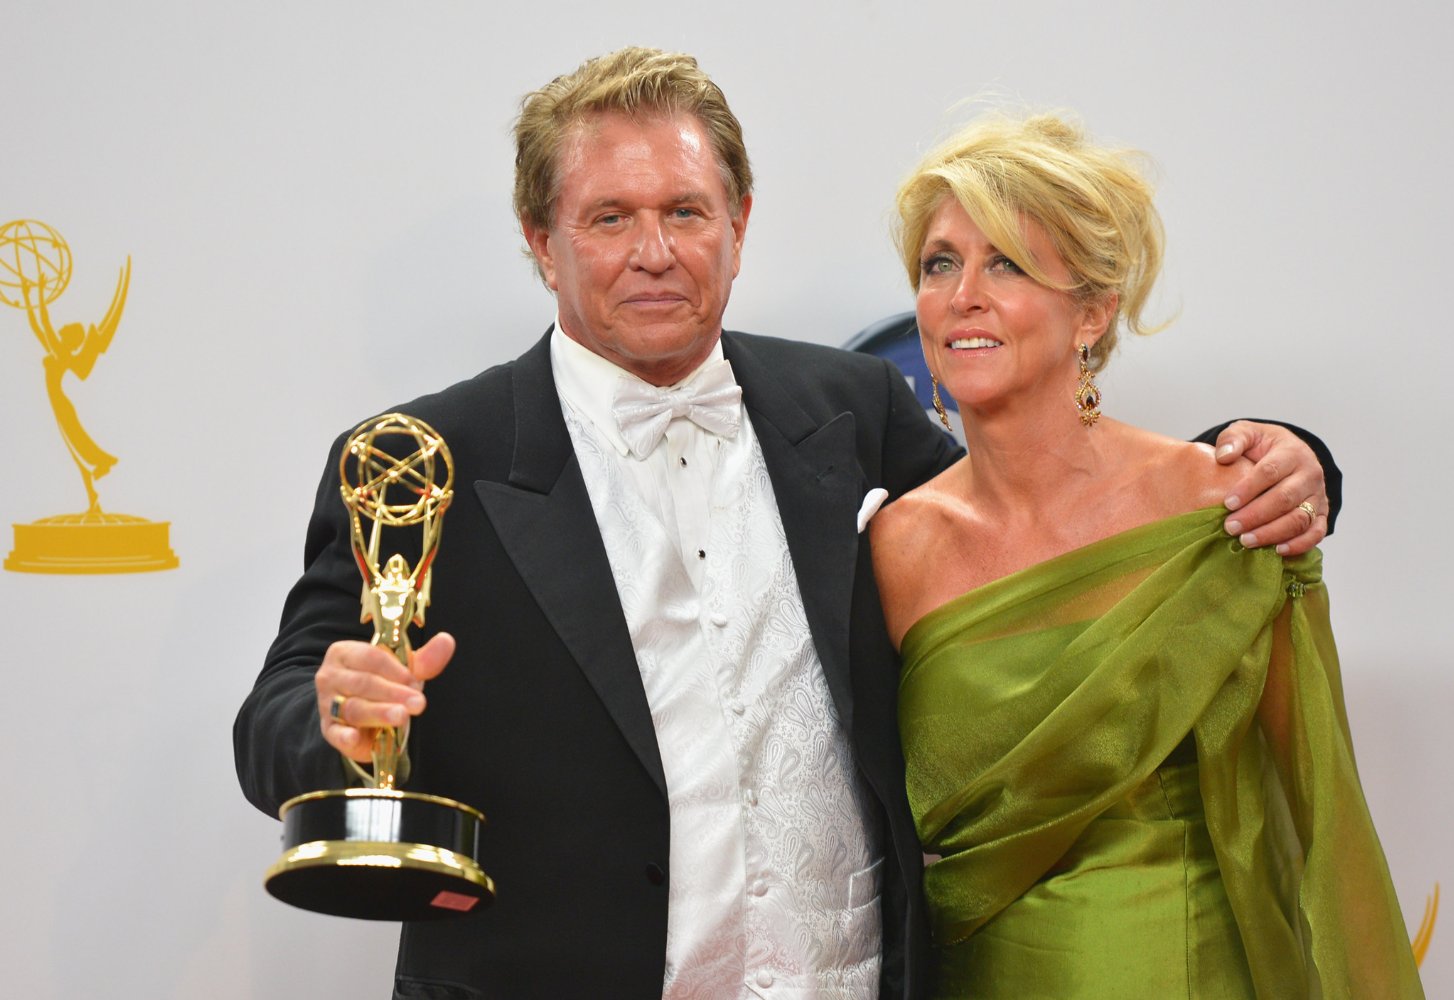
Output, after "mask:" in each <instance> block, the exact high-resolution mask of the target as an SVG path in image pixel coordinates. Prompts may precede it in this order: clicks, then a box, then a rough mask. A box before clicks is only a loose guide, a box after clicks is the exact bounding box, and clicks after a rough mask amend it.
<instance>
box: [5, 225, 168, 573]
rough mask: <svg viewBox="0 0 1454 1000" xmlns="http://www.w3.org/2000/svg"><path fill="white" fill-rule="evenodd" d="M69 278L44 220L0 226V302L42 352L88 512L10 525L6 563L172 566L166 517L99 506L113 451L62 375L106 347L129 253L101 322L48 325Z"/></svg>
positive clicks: (17, 567)
mask: <svg viewBox="0 0 1454 1000" xmlns="http://www.w3.org/2000/svg"><path fill="white" fill-rule="evenodd" d="M70 281H71V249H70V247H69V246H67V245H66V241H65V240H63V239H62V238H61V235H60V233H58V232H56V231H55V230H54V229H52V228H51V227H50V226H47V225H46V224H45V223H44V222H37V221H36V220H34V219H17V220H15V221H14V222H7V223H5V225H3V226H0V302H4V303H5V304H6V305H8V306H12V307H14V308H16V309H23V310H24V311H25V314H26V318H27V319H28V320H29V322H30V330H31V332H32V333H34V334H35V338H36V339H37V340H38V341H40V346H41V347H42V348H44V350H45V357H44V358H43V359H41V363H42V366H43V367H44V369H45V394H46V397H47V399H49V401H50V406H51V412H52V413H54V414H55V418H56V426H57V427H58V428H59V429H60V432H61V440H62V441H64V442H65V445H66V450H67V451H69V452H70V454H71V459H72V460H73V461H74V462H75V463H76V468H77V470H79V471H80V473H81V482H82V483H83V484H84V485H85V487H86V503H87V506H86V510H85V511H84V512H82V513H76V514H57V515H55V516H54V517H44V518H41V519H40V520H39V521H34V522H32V523H30V524H17V525H14V526H13V527H14V529H15V548H14V549H13V550H11V552H10V555H9V556H8V557H6V559H5V568H6V569H8V570H14V571H16V572H21V573H141V572H146V571H149V570H161V569H173V568H175V567H176V565H177V556H176V553H174V552H173V551H172V549H171V545H170V543H169V541H168V537H167V536H168V528H169V526H168V524H167V522H165V521H148V520H146V519H145V518H142V517H134V516H132V515H130V514H116V513H109V512H107V511H103V510H102V509H101V498H100V496H99V495H98V494H97V492H96V480H98V479H100V478H101V477H102V476H104V475H106V474H107V473H108V472H110V471H111V467H112V466H113V465H115V464H116V456H115V455H112V454H111V453H110V452H108V451H106V450H105V449H104V448H102V447H101V446H100V445H99V444H97V443H96V440H95V439H94V438H93V437H91V435H90V433H88V432H87V430H86V428H85V426H84V425H82V423H81V418H80V416H79V415H78V414H77V413H76V407H75V404H74V403H72V402H71V400H70V399H69V397H67V396H66V392H65V386H64V379H65V376H66V375H67V374H70V375H74V376H75V377H76V378H77V379H80V380H85V379H86V378H87V377H88V376H89V375H90V374H91V370H92V369H93V368H94V367H95V366H96V362H97V360H99V359H100V357H101V355H103V354H105V353H106V349H107V348H108V347H110V346H111V338H112V337H114V336H115V335H116V329H117V327H119V326H120V325H121V313H122V310H123V309H125V308H126V292H127V290H128V289H129V288H130V287H131V258H129V257H128V258H127V260H126V266H125V267H123V268H122V269H121V274H120V276H119V277H118V278H117V281H116V293H115V294H114V295H113V296H112V297H111V306H110V308H108V309H107V310H106V315H105V316H104V317H102V319H101V322H99V323H92V324H89V325H86V324H82V323H66V324H63V325H62V326H61V328H60V329H59V330H57V329H56V327H55V324H54V323H52V322H51V315H50V307H51V305H52V304H54V303H55V301H56V300H57V299H58V298H60V296H61V293H62V292H64V291H65V290H66V286H67V285H68V284H70Z"/></svg>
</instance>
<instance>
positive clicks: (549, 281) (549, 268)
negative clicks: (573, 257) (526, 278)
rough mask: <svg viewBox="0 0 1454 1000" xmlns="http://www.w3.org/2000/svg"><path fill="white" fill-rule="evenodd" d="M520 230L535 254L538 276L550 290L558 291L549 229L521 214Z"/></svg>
mask: <svg viewBox="0 0 1454 1000" xmlns="http://www.w3.org/2000/svg"><path fill="white" fill-rule="evenodd" d="M520 231H521V232H522V233H524V234H525V244H526V245H527V246H528V247H530V252H531V253H532V254H533V255H534V256H535V266H536V267H537V268H539V269H540V277H541V278H542V279H543V280H544V281H545V284H546V285H547V286H548V287H549V288H550V290H551V291H552V292H554V291H558V290H559V289H557V288H556V284H555V255H554V254H553V253H552V252H551V247H550V230H549V229H547V228H546V227H544V226H537V225H535V224H534V223H533V222H529V221H527V220H526V219H525V217H524V216H521V218H520Z"/></svg>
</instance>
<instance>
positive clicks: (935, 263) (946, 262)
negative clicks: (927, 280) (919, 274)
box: [919, 253, 954, 274]
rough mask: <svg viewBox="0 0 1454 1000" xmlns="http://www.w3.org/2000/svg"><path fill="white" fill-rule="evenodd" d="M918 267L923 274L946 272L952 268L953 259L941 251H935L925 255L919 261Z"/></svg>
mask: <svg viewBox="0 0 1454 1000" xmlns="http://www.w3.org/2000/svg"><path fill="white" fill-rule="evenodd" d="M919 267H920V268H921V269H922V270H923V272H924V273H925V274H948V273H949V272H950V271H953V270H954V261H953V259H952V258H950V257H947V256H945V255H944V254H942V253H937V254H935V255H934V256H932V257H926V258H925V259H924V260H923V261H921V262H920V264H919Z"/></svg>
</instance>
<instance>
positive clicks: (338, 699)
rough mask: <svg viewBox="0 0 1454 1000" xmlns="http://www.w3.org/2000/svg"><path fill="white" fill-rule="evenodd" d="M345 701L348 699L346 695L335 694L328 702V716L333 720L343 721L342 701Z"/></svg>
mask: <svg viewBox="0 0 1454 1000" xmlns="http://www.w3.org/2000/svg"><path fill="white" fill-rule="evenodd" d="M346 701H348V695H345V694H336V695H334V696H333V700H332V701H330V702H329V703H328V717H329V718H330V719H332V720H333V721H334V722H343V703H344V702H346Z"/></svg>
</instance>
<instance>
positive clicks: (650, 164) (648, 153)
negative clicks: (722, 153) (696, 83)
mask: <svg viewBox="0 0 1454 1000" xmlns="http://www.w3.org/2000/svg"><path fill="white" fill-rule="evenodd" d="M560 178H561V186H560V197H559V198H558V199H557V200H556V205H555V222H554V223H553V224H552V225H551V227H550V228H549V229H542V228H539V227H536V226H532V225H530V224H529V223H524V224H523V228H524V231H525V239H526V240H527V242H529V244H530V249H531V250H532V251H533V252H534V253H535V259H536V260H537V261H538V262H539V263H540V268H541V271H542V273H543V274H544V275H545V281H546V284H548V285H549V286H550V287H551V288H552V289H554V290H555V293H556V297H557V300H558V306H559V309H560V324H561V330H562V332H563V333H565V335H566V336H568V337H570V338H571V339H572V340H574V341H576V342H578V343H580V344H582V345H583V346H585V347H586V348H588V349H589V350H591V351H592V352H594V353H596V354H599V355H600V356H601V357H603V358H605V359H607V360H608V361H611V362H613V363H615V364H616V365H618V366H620V367H622V368H624V369H626V370H627V371H629V372H632V373H633V374H635V375H637V376H639V377H640V378H642V379H644V380H646V381H647V382H650V383H652V384H654V385H671V384H672V383H674V382H677V381H680V380H681V379H682V378H683V377H684V376H686V375H688V374H690V373H691V371H692V369H694V368H696V367H697V365H699V364H701V363H702V361H703V359H705V358H706V357H707V355H708V354H709V353H710V352H711V350H712V346H713V345H714V344H716V342H717V338H718V337H719V336H721V333H722V313H723V311H724V310H725V309H726V308H727V297H728V295H729V294H730V293H731V291H732V279H733V278H735V277H736V276H737V269H738V267H739V266H740V265H741V261H742V237H743V235H744V234H745V233H746V232H747V216H748V213H749V212H750V211H751V208H752V199H751V198H750V197H747V198H744V199H743V204H742V209H741V211H740V212H737V213H736V214H734V213H733V212H732V209H731V207H730V205H729V202H728V198H727V188H726V185H725V184H724V183H723V181H722V173H721V170H720V168H719V166H718V164H717V160H716V158H715V156H714V155H713V153H712V146H711V142H710V141H709V140H708V138H707V133H706V130H705V129H704V128H703V127H702V124H701V122H699V121H698V120H697V119H696V118H695V117H693V116H691V115H682V116H677V117H665V116H659V117H648V118H645V119H642V120H640V121H637V120H633V119H631V118H629V117H627V116H625V115H621V114H616V113H604V114H598V115H595V116H593V117H591V118H589V119H587V120H586V121H585V122H583V123H582V124H580V125H578V126H576V127H575V128H574V129H573V130H572V131H571V133H570V134H569V135H567V137H566V140H565V142H564V143H563V144H562V146H561V152H560Z"/></svg>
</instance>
